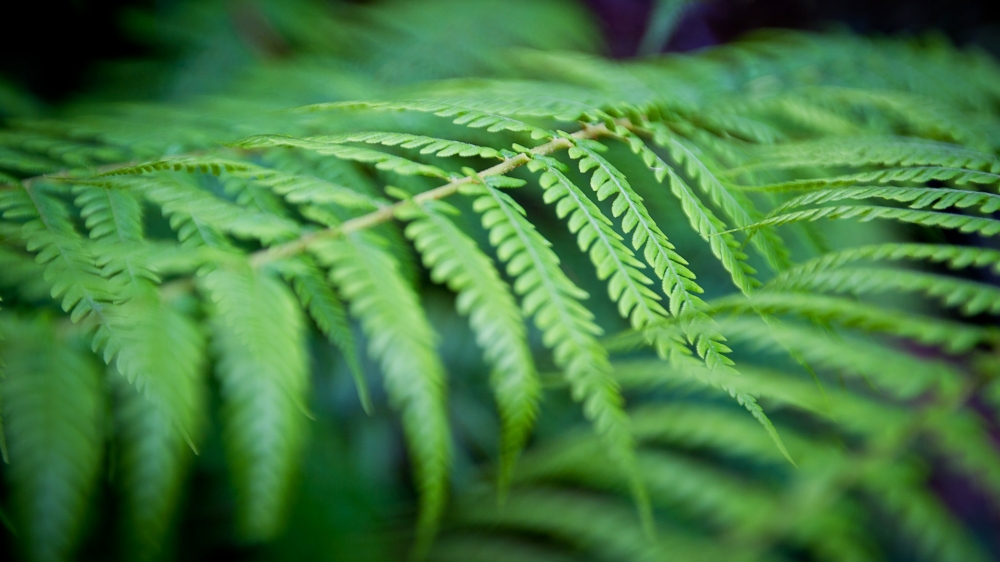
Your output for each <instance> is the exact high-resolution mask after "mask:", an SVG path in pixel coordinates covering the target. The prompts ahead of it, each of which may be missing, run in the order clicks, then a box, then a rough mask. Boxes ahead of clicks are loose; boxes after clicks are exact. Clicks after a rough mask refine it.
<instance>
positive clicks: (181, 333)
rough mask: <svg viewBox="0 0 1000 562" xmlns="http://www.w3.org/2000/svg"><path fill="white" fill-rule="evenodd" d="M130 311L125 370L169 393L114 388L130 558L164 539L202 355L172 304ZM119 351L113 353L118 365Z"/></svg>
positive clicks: (201, 414) (195, 433)
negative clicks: (135, 320) (134, 325)
mask: <svg viewBox="0 0 1000 562" xmlns="http://www.w3.org/2000/svg"><path fill="white" fill-rule="evenodd" d="M154 298H156V297H154ZM135 312H136V313H141V314H142V315H143V316H142V324H143V326H142V328H143V331H141V332H140V333H139V335H141V338H140V337H137V338H136V339H137V340H139V341H137V342H135V343H134V344H133V345H130V346H129V347H128V350H129V351H128V353H131V354H134V355H133V358H134V359H133V361H134V362H135V363H138V364H136V365H133V366H132V368H133V369H135V370H136V371H138V372H144V373H146V374H148V375H149V376H150V377H151V378H153V377H155V379H154V380H157V381H158V382H160V384H161V386H166V385H167V384H169V388H168V391H169V392H171V393H172V396H165V392H164V391H163V390H159V391H154V392H150V391H149V389H147V391H146V392H145V393H140V392H136V389H135V388H131V387H129V386H128V385H126V384H124V383H121V384H119V385H118V387H119V388H118V393H117V394H118V396H119V402H118V408H117V417H118V420H119V425H120V432H121V433H120V436H121V443H120V445H121V447H120V455H121V458H120V467H121V468H120V470H121V473H120V474H121V481H122V485H123V487H124V491H125V493H124V512H125V518H126V531H127V535H126V536H127V537H128V540H127V545H126V551H127V552H128V553H129V557H130V558H131V559H134V560H140V559H148V560H155V559H157V558H159V556H158V555H159V554H160V553H161V551H162V547H163V545H164V544H166V542H167V541H166V539H167V536H168V534H169V529H170V523H171V521H172V520H173V514H174V512H175V510H176V508H177V504H178V499H179V493H180V491H181V485H182V482H183V480H184V477H185V475H186V472H187V470H186V469H187V466H188V464H189V463H190V460H191V459H190V457H191V447H190V445H191V443H193V442H194V441H197V440H199V437H200V435H199V434H200V433H201V431H200V430H201V428H202V427H203V425H204V423H205V421H206V420H205V418H206V417H207V416H206V412H205V410H206V408H207V404H206V396H205V395H206V392H205V390H206V389H205V388H204V387H205V381H204V372H203V370H204V362H205V358H206V357H205V355H206V353H205V341H204V335H203V334H202V333H201V331H200V330H199V328H198V326H197V325H196V324H195V323H194V322H193V321H192V320H191V319H190V318H188V317H187V316H185V315H184V314H183V313H182V312H180V311H179V310H177V309H176V308H175V307H173V306H171V305H169V304H167V303H159V302H157V303H156V304H155V305H151V306H147V307H144V308H143V309H141V310H135ZM125 355H126V352H124V351H123V352H122V354H121V355H119V359H118V365H119V368H122V366H123V363H125V362H126V361H125V360H124V356H125ZM125 372H129V369H125ZM116 380H119V381H121V380H123V379H120V378H119V379H116ZM165 383H166V384H165ZM150 395H152V399H151V398H150Z"/></svg>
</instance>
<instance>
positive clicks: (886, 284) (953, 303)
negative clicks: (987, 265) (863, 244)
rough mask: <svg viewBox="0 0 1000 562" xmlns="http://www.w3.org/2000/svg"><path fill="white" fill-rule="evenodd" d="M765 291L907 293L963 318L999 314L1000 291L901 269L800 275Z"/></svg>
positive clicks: (780, 280) (776, 282)
mask: <svg viewBox="0 0 1000 562" xmlns="http://www.w3.org/2000/svg"><path fill="white" fill-rule="evenodd" d="M998 257H1000V256H998ZM994 263H996V262H994ZM765 290H778V291H800V292H811V291H830V292H837V293H848V294H852V295H861V294H865V293H874V292H891V291H908V292H915V293H923V294H924V295H927V296H928V297H935V298H937V299H938V300H940V301H941V304H943V305H944V306H947V307H953V308H959V309H960V310H961V311H962V313H963V314H966V315H969V316H972V315H976V314H979V313H982V312H989V313H991V314H1000V289H997V288H996V287H993V286H992V285H986V284H983V283H976V282H974V281H965V280H963V279H956V278H953V277H947V276H944V275H935V274H932V273H922V272H918V271H907V270H900V269H874V268H844V269H836V270H832V271H830V270H819V271H808V272H801V271H800V272H797V273H795V274H792V273H789V274H787V275H783V276H782V277H780V278H776V279H774V280H772V281H771V282H769V283H768V284H767V285H766V286H765Z"/></svg>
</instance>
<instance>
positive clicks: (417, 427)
mask: <svg viewBox="0 0 1000 562" xmlns="http://www.w3.org/2000/svg"><path fill="white" fill-rule="evenodd" d="M310 250H311V251H312V252H313V253H314V254H315V255H316V257H317V259H319V261H320V262H321V263H322V264H323V265H325V266H328V267H329V268H330V278H331V279H332V280H333V282H334V283H335V284H336V285H337V288H338V290H339V291H340V294H342V295H344V298H345V299H347V301H348V302H349V303H350V310H351V314H353V315H354V316H355V317H356V318H357V319H358V320H359V321H360V322H361V327H362V328H363V329H364V331H365V333H366V334H367V335H368V340H369V344H368V346H369V347H368V349H369V353H370V354H371V356H372V357H373V358H375V359H377V360H378V361H379V362H380V363H381V365H382V372H383V374H384V376H385V386H386V390H387V392H388V394H389V398H390V400H391V402H392V405H393V406H394V407H395V408H396V409H398V410H400V411H401V415H402V418H403V428H404V430H405V431H406V437H407V442H408V444H409V447H410V452H411V454H412V455H413V458H414V465H415V477H414V478H415V480H416V482H417V488H418V490H419V491H420V515H419V519H418V522H417V545H416V547H415V551H416V553H417V554H418V555H422V554H425V553H426V552H427V549H428V548H429V547H430V541H431V540H432V539H433V537H434V535H435V533H436V530H437V526H438V522H439V520H440V518H441V514H442V511H443V509H444V503H445V496H446V494H447V486H448V468H449V463H450V462H451V440H450V436H449V429H448V419H447V415H446V411H447V409H446V406H445V385H446V383H445V374H444V367H443V366H442V365H441V362H440V359H439V358H438V356H437V354H436V353H435V351H434V345H435V341H434V340H435V335H434V332H433V330H432V328H431V326H430V324H429V323H428V322H427V319H426V318H425V317H424V314H423V311H422V310H421V308H420V304H419V301H418V298H417V295H416V294H415V293H414V291H413V289H412V288H411V287H410V286H409V285H408V284H407V283H406V281H405V280H404V279H403V278H402V277H400V275H399V271H398V270H397V266H396V262H395V261H394V260H393V259H392V258H391V257H390V256H388V255H387V254H386V253H385V251H384V250H382V249H381V248H380V247H379V246H378V244H377V239H375V238H374V236H364V235H363V234H351V235H348V236H347V237H345V238H344V239H340V240H325V241H317V242H316V243H315V244H314V245H313V246H311V248H310Z"/></svg>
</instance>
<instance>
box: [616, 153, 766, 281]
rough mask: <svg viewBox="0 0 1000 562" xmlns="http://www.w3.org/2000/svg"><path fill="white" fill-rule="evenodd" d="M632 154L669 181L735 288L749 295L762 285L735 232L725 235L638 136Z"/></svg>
mask: <svg viewBox="0 0 1000 562" xmlns="http://www.w3.org/2000/svg"><path fill="white" fill-rule="evenodd" d="M627 140H628V141H629V146H630V147H631V148H632V151H633V152H635V153H636V154H638V155H639V156H640V157H641V158H642V160H643V162H644V163H645V164H646V166H647V167H648V168H649V169H650V170H651V171H652V172H653V173H654V175H655V176H656V180H657V181H659V182H661V183H662V182H663V180H664V178H669V180H670V181H669V184H668V185H669V186H670V192H671V193H673V194H674V197H676V198H677V199H678V201H680V204H681V210H683V211H684V214H685V215H686V216H687V218H688V221H690V223H691V228H693V229H694V230H695V231H696V232H697V233H698V235H699V236H701V238H702V240H705V241H706V242H708V243H709V247H710V248H711V250H712V254H713V255H714V256H715V257H716V259H718V260H719V261H720V262H721V263H722V266H723V267H724V268H726V271H728V272H729V275H730V276H731V277H732V279H733V284H734V285H736V288H738V289H740V290H741V291H742V292H744V293H748V292H750V290H751V289H753V288H754V287H755V286H757V285H758V284H759V282H758V281H757V280H756V279H753V275H754V274H755V273H756V271H755V270H754V269H753V268H752V267H750V265H749V264H748V263H747V261H746V260H747V255H746V254H745V253H744V252H743V249H742V244H740V243H739V242H738V241H737V240H736V238H735V237H734V236H733V235H732V233H729V232H726V225H725V223H723V222H722V220H721V219H719V218H718V217H717V216H716V215H715V213H713V212H712V210H711V209H709V208H708V206H706V205H705V203H704V202H702V200H701V198H699V197H698V195H697V194H696V193H695V192H694V191H693V190H692V189H691V187H690V186H688V184H687V182H685V181H684V180H683V179H682V178H681V177H680V176H679V175H677V173H676V172H674V170H673V168H672V167H671V166H670V165H669V164H667V163H666V162H664V161H663V159H662V158H660V156H659V155H658V154H657V153H656V152H655V151H654V150H653V149H651V148H649V146H647V145H646V143H644V142H642V140H641V139H639V138H638V137H637V136H635V135H632V136H629V137H628V138H627Z"/></svg>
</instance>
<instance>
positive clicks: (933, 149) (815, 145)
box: [755, 137, 1000, 174]
mask: <svg viewBox="0 0 1000 562" xmlns="http://www.w3.org/2000/svg"><path fill="white" fill-rule="evenodd" d="M763 154H764V160H763V161H762V162H760V163H759V164H755V166H759V167H766V168H778V169H784V168H812V167H830V168H834V167H859V166H906V167H910V166H943V167H947V168H960V169H968V170H979V171H983V172H990V173H994V174H995V173H1000V160H998V159H997V158H996V156H993V155H991V154H987V153H984V152H979V151H977V150H971V149H969V148H966V147H964V146H960V145H955V144H950V143H945V142H935V141H931V140H925V139H915V138H905V137H855V138H846V139H845V138H834V139H824V140H816V141H810V142H799V143H795V144H787V145H777V146H773V147H767V148H766V149H764V150H763Z"/></svg>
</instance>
